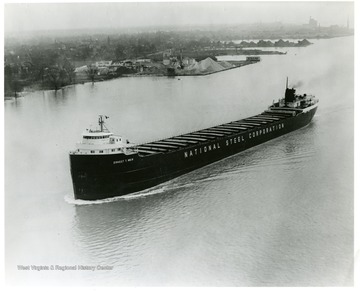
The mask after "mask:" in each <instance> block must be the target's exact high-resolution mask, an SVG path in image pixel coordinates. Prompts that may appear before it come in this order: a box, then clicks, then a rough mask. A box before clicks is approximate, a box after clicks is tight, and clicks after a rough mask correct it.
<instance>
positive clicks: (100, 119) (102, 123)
mask: <svg viewBox="0 0 360 292" xmlns="http://www.w3.org/2000/svg"><path fill="white" fill-rule="evenodd" d="M99 126H100V131H101V132H102V131H103V128H104V120H103V116H102V115H99Z"/></svg>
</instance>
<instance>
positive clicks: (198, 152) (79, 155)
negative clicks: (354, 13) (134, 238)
mask: <svg viewBox="0 0 360 292" xmlns="http://www.w3.org/2000/svg"><path fill="white" fill-rule="evenodd" d="M317 107H318V100H317V99H315V97H314V96H312V95H306V94H303V95H297V94H296V91H295V89H294V88H288V85H287V84H286V89H285V97H284V98H281V99H279V100H278V101H277V102H273V104H272V105H271V106H269V107H268V109H267V110H265V111H264V112H262V113H261V114H258V115H255V116H251V117H248V118H245V119H241V120H237V121H232V122H229V123H226V124H222V125H218V126H214V127H211V128H207V129H203V130H199V131H195V132H191V133H188V134H183V135H179V136H175V137H170V138H166V139H162V140H158V141H154V142H151V143H145V144H140V145H136V144H134V143H130V142H129V141H128V140H126V139H124V138H123V137H121V136H118V135H114V134H113V133H111V132H110V131H109V130H108V129H107V127H106V124H105V120H106V119H107V118H108V117H107V116H103V115H100V116H99V121H98V123H99V126H98V128H97V129H87V130H86V131H85V132H84V133H83V135H82V141H81V142H79V143H77V145H76V150H75V151H72V152H70V168H71V177H72V182H73V189H74V196H75V199H81V200H100V199H106V198H111V197H117V196H122V195H126V194H129V193H133V192H138V191H141V190H144V189H147V188H150V187H153V186H156V185H158V184H160V183H163V182H165V181H168V180H171V179H173V178H175V177H178V176H180V175H183V174H186V173H188V172H190V171H193V170H195V169H198V168H200V167H203V166H205V165H208V164H210V163H213V162H215V161H218V160H221V159H223V158H225V157H228V156H231V155H234V154H237V153H239V152H241V151H244V150H246V149H248V148H251V147H253V146H255V145H259V144H261V143H264V142H266V141H269V140H271V139H274V138H277V137H279V136H282V135H284V134H286V133H289V132H292V131H294V130H297V129H299V128H301V127H304V126H306V125H307V124H309V123H310V121H311V120H312V118H313V116H314V114H315V112H316V110H317Z"/></svg>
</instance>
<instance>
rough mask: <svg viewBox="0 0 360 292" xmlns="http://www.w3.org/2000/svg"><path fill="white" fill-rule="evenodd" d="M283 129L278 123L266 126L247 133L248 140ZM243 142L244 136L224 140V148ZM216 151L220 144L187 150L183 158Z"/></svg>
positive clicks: (282, 124)
mask: <svg viewBox="0 0 360 292" xmlns="http://www.w3.org/2000/svg"><path fill="white" fill-rule="evenodd" d="M284 127H285V125H284V123H280V124H277V125H273V126H268V127H266V128H263V129H260V130H254V131H251V132H249V134H248V138H249V139H253V138H256V137H259V136H262V135H265V134H269V133H272V132H275V131H278V130H281V129H283V128H284ZM243 142H246V136H245V135H244V134H243V135H239V136H236V137H233V138H229V139H226V140H225V146H226V147H228V146H231V145H234V144H240V143H243ZM218 149H220V144H219V143H214V144H211V145H206V146H203V147H199V148H195V149H191V150H188V151H184V158H189V157H193V156H197V155H199V154H203V153H207V152H210V151H214V150H218Z"/></svg>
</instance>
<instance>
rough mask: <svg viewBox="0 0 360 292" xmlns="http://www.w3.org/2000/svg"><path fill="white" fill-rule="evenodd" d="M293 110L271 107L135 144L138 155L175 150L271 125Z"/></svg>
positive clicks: (291, 113)
mask: <svg viewBox="0 0 360 292" xmlns="http://www.w3.org/2000/svg"><path fill="white" fill-rule="evenodd" d="M293 115H294V111H284V110H276V109H271V110H267V111H264V112H263V113H261V114H259V115H256V116H252V117H249V118H246V119H242V120H238V121H233V122H230V123H226V124H222V125H218V126H214V127H211V128H207V129H203V130H199V131H195V132H191V133H188V134H183V135H179V136H174V137H171V138H166V139H163V140H159V141H154V142H150V143H145V144H141V145H138V146H137V149H138V153H139V155H140V156H146V155H153V154H159V153H167V152H171V151H176V150H179V149H183V148H186V147H190V146H195V145H196V144H200V143H206V142H210V141H213V140H216V139H218V138H224V137H226V136H231V135H233V134H239V133H242V132H246V131H248V130H251V129H256V128H260V127H263V126H265V125H271V124H273V123H275V122H278V121H280V120H283V119H286V118H289V117H292V116H293Z"/></svg>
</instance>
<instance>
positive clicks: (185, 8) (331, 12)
mask: <svg viewBox="0 0 360 292" xmlns="http://www.w3.org/2000/svg"><path fill="white" fill-rule="evenodd" d="M4 17H5V27H4V29H5V33H6V34H8V33H12V32H20V33H21V32H30V31H38V30H69V29H72V30H77V29H103V28H112V29H122V28H123V29H124V28H125V29H126V28H135V27H146V26H169V25H170V26H181V25H219V24H225V25H234V24H242V23H256V22H264V23H269V22H282V23H288V24H304V23H308V21H309V18H310V17H312V18H314V19H316V20H317V21H318V23H319V24H320V25H321V26H329V25H339V26H346V24H347V19H349V22H350V27H353V23H354V4H353V2H292V1H290V2H242V1H239V2H157V3H153V2H138V3H134V2H132V3H126V2H119V3H115V2H112V3H96V2H91V3H40V4H39V3H26V4H15V3H7V4H5V6H4Z"/></svg>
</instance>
